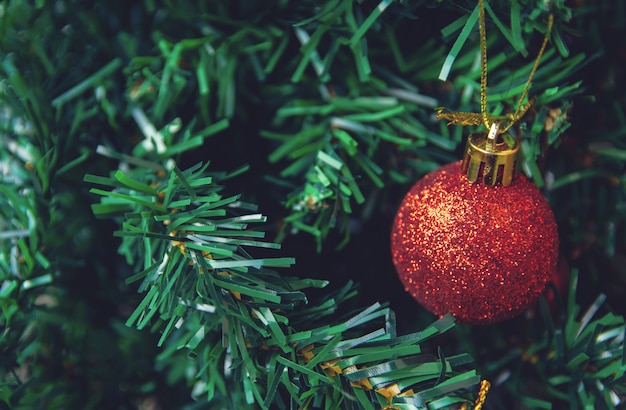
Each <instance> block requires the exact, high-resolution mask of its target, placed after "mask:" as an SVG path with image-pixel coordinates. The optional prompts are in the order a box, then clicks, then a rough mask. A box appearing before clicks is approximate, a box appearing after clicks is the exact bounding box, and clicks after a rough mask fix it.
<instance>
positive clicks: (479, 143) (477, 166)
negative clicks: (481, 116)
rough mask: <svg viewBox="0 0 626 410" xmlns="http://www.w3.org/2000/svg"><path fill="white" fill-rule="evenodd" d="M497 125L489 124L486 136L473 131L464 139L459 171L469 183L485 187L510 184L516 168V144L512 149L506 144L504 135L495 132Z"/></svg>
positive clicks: (494, 123)
mask: <svg viewBox="0 0 626 410" xmlns="http://www.w3.org/2000/svg"><path fill="white" fill-rule="evenodd" d="M498 127H499V123H498V122H497V121H494V122H493V124H491V129H490V130H489V133H485V132H475V133H473V134H470V136H469V137H468V138H467V145H466V146H465V155H464V156H463V163H462V164H461V172H462V173H463V174H465V175H466V176H467V179H468V181H469V182H471V183H476V182H479V180H480V179H482V182H483V183H484V184H485V185H491V186H494V185H497V184H500V185H502V186H509V185H511V181H513V177H514V176H515V171H516V168H517V154H518V152H519V143H518V142H517V139H515V138H513V137H512V136H510V135H509V137H510V138H509V139H510V140H514V141H515V145H514V146H513V147H509V145H508V144H507V143H506V142H505V139H504V137H503V134H500V133H498Z"/></svg>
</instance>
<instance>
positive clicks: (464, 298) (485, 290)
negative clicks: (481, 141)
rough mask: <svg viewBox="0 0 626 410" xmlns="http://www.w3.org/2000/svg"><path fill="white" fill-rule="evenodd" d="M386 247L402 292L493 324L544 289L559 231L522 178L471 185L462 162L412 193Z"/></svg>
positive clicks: (468, 319)
mask: <svg viewBox="0 0 626 410" xmlns="http://www.w3.org/2000/svg"><path fill="white" fill-rule="evenodd" d="M391 250H392V255H393V262H394V264H395V266H396V270H397V272H398V276H399V277H400V280H401V281H402V283H403V284H404V287H405V289H406V291H407V292H409V293H410V294H411V295H412V296H413V297H414V298H415V299H416V300H417V301H418V302H419V303H421V304H422V305H423V306H424V307H425V308H426V309H428V310H429V311H431V312H432V313H434V314H436V315H443V314H446V313H448V312H449V313H452V315H453V316H455V317H456V318H457V321H458V322H460V323H470V324H491V323H496V322H499V321H502V320H506V319H509V318H512V317H514V316H516V315H518V314H519V313H521V312H522V311H524V309H526V308H527V307H529V306H530V305H531V304H532V303H533V302H534V301H535V300H536V298H537V297H538V296H539V295H540V294H541V293H542V292H543V291H544V289H545V287H546V283H547V282H548V281H549V280H550V275H551V272H552V270H553V269H555V267H556V263H557V259H558V233H557V226H556V223H555V220H554V214H553V213H552V210H551V209H550V207H549V205H548V203H547V201H546V199H545V198H544V197H543V195H542V194H541V192H539V190H538V189H537V188H536V187H535V185H534V184H533V183H531V182H530V181H528V180H527V179H526V178H525V177H524V176H523V175H519V174H518V175H515V176H514V177H513V179H512V180H511V182H510V185H509V186H487V185H485V184H482V183H474V184H472V183H469V182H468V177H466V176H465V175H464V174H463V173H462V172H461V161H459V162H456V163H452V164H448V165H446V166H443V167H442V168H440V169H438V170H436V171H434V172H431V173H430V174H428V175H426V176H425V177H424V178H422V179H421V180H420V181H418V182H417V183H416V184H415V185H414V186H413V187H412V188H411V190H410V191H409V193H408V194H407V195H406V196H405V198H404V200H403V201H402V203H401V205H400V207H399V209H398V212H397V214H396V217H395V220H394V224H393V229H392V235H391Z"/></svg>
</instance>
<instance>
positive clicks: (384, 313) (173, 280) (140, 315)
mask: <svg viewBox="0 0 626 410" xmlns="http://www.w3.org/2000/svg"><path fill="white" fill-rule="evenodd" d="M100 151H101V152H105V153H107V154H109V155H114V154H113V153H111V152H109V151H108V150H107V149H104V148H100ZM135 162H137V161H135ZM123 168H126V167H123ZM155 170H156V171H155ZM228 176H229V175H223V174H222V175H220V174H217V175H212V174H210V173H208V172H207V165H204V166H202V165H200V164H198V165H196V166H194V167H191V168H189V169H186V170H180V169H178V168H176V166H174V167H173V168H172V169H171V170H168V169H167V167H165V166H164V167H159V166H158V165H157V164H153V166H151V167H136V166H133V167H130V168H129V169H128V171H126V172H122V171H121V170H118V171H116V172H114V173H113V174H112V175H111V176H110V177H100V176H95V175H86V177H85V181H86V182H88V183H91V184H99V185H104V186H106V187H108V189H106V190H103V189H99V188H92V189H91V192H92V193H94V194H98V195H101V196H102V197H103V198H102V200H101V202H100V203H99V204H94V205H93V210H94V213H95V214H96V215H98V216H100V217H106V216H115V215H119V216H120V217H121V220H120V223H121V226H122V230H121V231H117V232H116V233H115V235H116V236H119V237H121V238H122V243H121V245H120V248H119V252H120V253H121V254H122V255H124V256H125V258H126V260H127V262H128V263H130V264H131V265H133V266H135V267H136V268H137V269H141V271H140V272H138V273H137V274H135V275H133V276H132V277H130V278H129V279H128V282H134V281H138V280H142V282H141V284H140V286H139V291H140V292H145V296H144V298H143V300H142V301H141V302H140V303H139V305H138V306H137V308H136V309H135V311H134V312H133V313H132V314H131V315H130V317H129V318H128V321H127V322H126V324H127V325H129V326H136V327H137V328H138V329H142V328H145V327H151V328H152V329H153V330H158V331H159V332H160V333H161V337H160V340H159V342H158V344H159V345H160V346H166V351H165V352H164V354H163V355H162V358H166V357H168V355H169V354H171V353H173V352H174V351H176V350H179V349H183V348H184V349H189V350H190V351H192V352H193V354H194V356H196V355H197V356H202V355H204V356H203V357H202V359H201V360H202V361H203V362H205V363H206V366H210V367H212V368H215V366H214V365H211V364H210V363H211V360H219V361H227V362H229V363H231V365H230V369H231V370H230V371H232V372H234V374H236V375H238V377H240V378H241V381H240V382H242V383H243V391H245V392H247V394H246V396H245V401H246V402H247V403H248V404H252V403H257V404H259V405H260V406H261V407H262V408H270V407H272V406H278V407H279V408H289V407H291V406H292V405H294V404H297V405H298V406H299V407H307V406H316V407H317V406H319V405H321V403H325V405H326V406H327V408H336V407H342V408H371V409H373V408H376V407H377V406H384V405H387V404H390V403H403V406H404V407H403V408H407V409H413V408H415V409H417V408H421V407H423V406H424V405H425V404H426V403H431V404H432V407H433V408H439V407H442V406H444V405H449V404H452V403H457V402H464V401H467V400H468V398H467V397H466V396H464V395H460V396H457V394H458V392H462V391H464V390H467V389H469V388H471V387H473V386H474V385H476V384H477V383H478V382H479V381H480V377H479V376H478V375H477V374H476V372H475V371H473V370H465V371H462V370H460V369H462V368H463V365H466V364H468V363H470V362H471V358H469V356H467V355H459V356H452V357H448V358H447V357H445V356H444V355H443V353H441V352H440V354H439V357H435V356H432V355H427V354H423V353H422V347H421V343H422V342H424V341H425V340H427V339H429V338H431V337H433V336H435V335H437V334H439V333H442V332H444V331H446V330H448V329H450V328H451V326H452V325H453V320H452V318H451V317H449V316H448V317H446V318H444V319H442V320H440V321H438V322H436V323H434V324H433V325H432V326H431V327H428V328H427V329H425V330H424V331H422V332H419V333H416V334H412V335H405V336H400V337H398V336H396V331H395V320H394V316H393V312H391V311H390V310H389V309H388V308H385V307H383V306H381V305H379V304H375V305H373V306H371V307H369V308H367V309H364V310H362V311H360V312H358V313H353V314H352V316H351V317H349V318H348V319H346V320H345V321H341V322H338V323H332V322H329V320H332V319H330V316H331V314H332V313H334V312H335V311H336V310H337V309H339V306H337V304H338V303H340V302H342V301H343V300H345V299H346V297H349V295H351V294H352V295H353V294H354V292H353V289H352V286H350V285H349V286H347V287H345V288H343V289H340V290H339V291H335V292H331V293H330V294H329V295H328V296H327V297H326V298H324V299H323V300H322V301H320V303H319V304H318V305H315V306H311V305H309V304H308V299H307V296H306V294H305V293H304V292H303V290H304V289H306V288H310V287H324V286H326V285H327V282H325V281H319V280H308V279H300V278H292V277H286V276H284V275H280V274H278V273H277V272H275V271H273V270H270V269H269V268H276V267H288V266H290V265H291V264H292V263H293V262H294V261H293V259H292V258H280V257H279V258H270V257H265V258H255V257H252V256H251V255H250V254H249V253H248V249H250V248H265V249H276V248H279V247H280V246H279V245H278V244H275V243H271V242H266V241H263V236H264V233H263V232H262V231H259V230H254V229H251V228H250V227H249V225H252V224H258V223H262V222H265V217H264V216H263V215H261V214H257V213H248V212H249V211H254V210H255V207H254V206H252V205H251V204H246V203H243V202H241V201H240V200H239V196H223V195H222V194H221V193H220V191H221V189H222V187H221V186H220V185H218V182H220V181H223V180H224V179H226V178H227V177H228ZM322 318H323V320H320V319H322ZM381 321H382V323H380V322H381ZM189 324H190V325H189ZM220 335H221V337H220ZM207 354H210V357H207V356H206V355H207ZM205 370H206V369H205ZM215 371H216V370H215ZM215 371H213V372H210V373H209V372H205V371H201V370H199V371H198V372H197V373H196V374H194V375H193V377H191V380H192V381H193V382H194V383H195V384H196V385H197V386H200V387H197V388H196V389H195V394H197V395H198V394H200V392H199V391H200V390H202V391H204V395H205V396H206V398H207V399H208V400H209V401H210V400H213V399H215V395H216V394H217V393H218V390H219V389H216V384H217V385H225V384H226V382H225V381H223V380H222V381H221V382H220V381H218V380H220V379H222V377H220V376H219V375H217V374H216V373H215ZM339 375H341V376H339ZM399 393H404V394H403V395H402V396H399ZM287 396H290V398H287Z"/></svg>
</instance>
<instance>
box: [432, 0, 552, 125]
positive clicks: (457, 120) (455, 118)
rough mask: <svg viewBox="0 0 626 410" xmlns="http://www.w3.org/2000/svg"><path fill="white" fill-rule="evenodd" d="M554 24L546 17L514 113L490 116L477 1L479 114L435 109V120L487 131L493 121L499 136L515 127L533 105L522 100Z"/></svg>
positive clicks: (484, 35)
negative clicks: (546, 23) (539, 41)
mask: <svg viewBox="0 0 626 410" xmlns="http://www.w3.org/2000/svg"><path fill="white" fill-rule="evenodd" d="M553 24H554V17H553V15H552V13H550V15H549V16H548V28H547V30H546V35H545V36H544V38H543V43H542V44H541V48H540V49H539V53H538V54H537V58H536V59H535V64H534V65H533V68H532V69H531V70H530V75H529V76H528V80H527V81H526V85H525V86H524V91H523V92H522V95H521V96H520V99H519V102H518V104H517V109H516V110H515V112H514V113H510V114H505V115H497V116H496V115H490V114H487V30H486V26H485V4H484V0H478V29H479V34H480V57H481V58H480V62H481V67H480V113H474V112H457V111H450V110H448V109H447V108H445V107H439V108H437V109H436V110H437V119H446V120H448V125H450V124H458V125H463V126H465V125H481V124H483V125H484V126H485V127H487V129H490V128H491V124H492V123H493V122H494V121H498V122H500V123H501V125H500V128H499V130H498V133H499V134H503V133H505V132H506V131H508V130H509V128H511V127H512V126H513V125H515V124H516V123H517V122H518V121H519V120H520V119H521V118H522V117H523V116H524V114H526V112H527V111H528V110H529V109H530V107H532V105H533V104H534V102H535V101H534V99H532V98H531V99H530V100H529V101H528V102H527V103H525V104H524V100H525V99H526V96H527V94H528V90H529V89H530V85H531V83H532V79H533V77H534V76H535V73H536V71H537V67H539V62H540V61H541V57H542V56H543V53H544V51H545V49H546V46H547V44H548V38H549V37H550V32H551V31H552V26H553Z"/></svg>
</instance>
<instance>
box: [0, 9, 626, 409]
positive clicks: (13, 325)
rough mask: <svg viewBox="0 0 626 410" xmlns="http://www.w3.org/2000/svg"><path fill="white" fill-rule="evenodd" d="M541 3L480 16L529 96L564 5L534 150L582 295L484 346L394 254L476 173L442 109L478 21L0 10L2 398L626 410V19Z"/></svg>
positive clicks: (540, 90) (461, 88) (144, 404)
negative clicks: (430, 304) (411, 228)
mask: <svg viewBox="0 0 626 410" xmlns="http://www.w3.org/2000/svg"><path fill="white" fill-rule="evenodd" d="M546 6H547V4H546V3H544V2H535V1H525V0H524V1H522V0H517V1H513V2H510V1H492V2H490V3H486V4H485V10H486V28H487V33H488V35H487V46H488V48H489V50H493V52H491V51H490V53H491V54H490V55H491V56H493V57H491V58H490V66H489V73H490V83H489V90H488V91H489V96H490V104H491V107H490V108H491V112H494V113H495V114H499V113H501V112H503V110H505V108H506V106H507V105H510V104H514V103H515V97H516V96H519V95H520V94H522V92H523V90H524V87H525V81H526V79H527V78H528V77H529V74H530V72H531V71H532V69H533V65H534V62H533V61H530V60H531V58H527V56H532V55H535V54H536V50H538V49H539V47H540V44H541V39H542V36H543V35H544V34H545V32H546V31H547V24H546V21H547V15H548V14H549V13H550V12H551V13H552V14H553V15H554V29H553V31H552V33H551V35H550V43H551V44H552V47H549V48H548V49H547V51H546V53H545V55H544V58H543V60H542V65H541V66H540V67H539V69H538V70H537V73H536V75H535V80H534V84H533V87H532V90H533V96H534V97H535V98H536V102H535V105H534V107H533V108H532V109H531V110H530V111H529V112H528V114H527V116H526V117H525V118H523V119H521V120H520V121H519V130H518V132H517V135H520V136H521V140H520V149H521V153H522V156H521V159H520V161H521V164H520V165H521V169H522V170H523V172H524V173H525V174H526V175H527V176H529V177H530V178H531V179H532V180H533V182H534V183H535V184H536V185H537V186H538V187H539V188H542V189H544V191H543V193H544V194H545V195H546V197H547V198H548V200H549V201H550V204H551V207H552V209H553V210H554V214H555V217H556V221H557V223H558V226H559V230H560V232H559V233H560V235H559V239H560V243H561V245H560V248H561V249H560V250H561V254H562V255H565V257H566V258H567V259H568V260H567V262H568V264H569V266H571V268H572V269H571V274H572V277H571V280H570V287H569V288H568V289H567V295H560V297H557V298H556V299H557V300H559V299H560V300H562V301H563V303H561V304H560V306H559V307H558V308H557V309H555V311H554V313H553V312H551V311H550V309H549V308H548V307H547V304H546V303H545V301H543V300H541V299H540V301H539V305H538V307H536V308H535V310H534V313H535V314H528V315H522V316H520V317H517V318H515V319H512V320H509V321H505V322H502V323H500V324H497V325H492V326H488V327H480V329H477V328H475V327H473V326H470V325H455V323H454V319H453V317H452V316H451V315H443V316H442V317H441V318H437V317H435V316H433V315H432V314H430V313H428V312H427V311H426V310H424V309H422V308H421V307H420V306H419V305H418V304H417V303H415V302H414V301H413V300H412V299H411V298H410V297H408V296H407V295H405V294H404V291H403V289H402V286H401V285H400V284H399V283H398V281H397V279H396V277H395V274H394V273H393V265H392V263H391V256H390V255H389V252H388V249H389V231H390V229H391V226H392V219H393V212H394V210H395V209H396V207H397V206H398V204H399V203H400V201H401V198H402V196H403V193H404V192H406V190H407V189H408V186H409V185H410V184H411V182H412V181H416V180H418V179H419V177H421V176H423V175H424V174H426V173H428V172H430V171H433V170H434V169H437V168H439V167H440V166H441V165H442V164H444V163H449V162H453V161H454V160H456V159H457V158H459V157H460V154H461V149H462V142H463V137H462V130H461V128H460V127H450V128H448V127H447V126H446V125H445V124H443V123H441V122H438V121H437V120H436V119H435V108H436V107H438V106H447V107H455V108H456V109H458V110H460V111H467V112H476V111H477V107H478V106H479V103H480V86H479V85H478V82H477V79H478V78H479V76H480V46H479V41H478V35H477V34H478V30H477V21H478V16H479V8H478V6H477V4H476V3H475V2H466V1H445V2H444V1H441V2H439V1H413V2H411V1H401V2H393V1H391V0H383V1H372V2H370V1H363V2H359V1H356V2H355V1H349V0H346V1H327V2H317V1H286V0H280V1H270V2H256V1H239V2H232V1H217V2H208V3H206V4H204V3H200V4H198V3H197V2H180V3H178V4H172V3H170V2H154V1H144V2H136V3H131V4H127V3H124V4H121V3H120V4H118V3H115V2H105V1H95V2H90V3H87V2H80V1H38V2H35V3H34V4H31V3H29V2H26V1H12V2H4V3H3V4H2V5H1V8H0V19H1V27H2V37H1V38H0V50H1V52H2V56H1V58H2V60H1V62H0V76H1V79H0V81H1V84H2V86H1V87H0V96H1V101H2V102H1V104H2V107H1V108H2V110H1V111H0V120H1V123H2V128H1V130H0V132H1V133H2V135H1V136H2V140H1V144H0V161H1V162H0V165H1V169H2V174H1V175H2V181H1V182H2V183H1V186H0V193H1V195H0V205H1V206H0V231H1V234H0V241H1V242H0V244H1V248H0V272H1V275H2V276H1V280H2V285H1V286H0V308H1V319H0V320H1V322H0V323H2V336H1V339H0V348H1V349H2V367H1V368H2V384H1V385H0V402H1V403H3V406H5V407H8V408H16V409H18V408H22V409H27V408H28V409H30V408H47V409H55V408H59V409H60V408H120V409H123V408H216V409H217V408H220V409H221V408H238V409H239V408H401V409H417V408H426V407H428V408H458V407H460V406H466V407H470V408H471V407H473V406H484V408H512V407H519V408H550V407H552V408H582V407H592V406H595V407H596V408H611V407H615V406H617V405H619V404H620V403H622V402H623V396H624V394H625V393H624V390H625V389H624V370H625V369H626V366H625V364H624V357H625V354H624V327H625V325H624V320H623V318H622V316H621V315H622V314H623V313H624V312H623V310H620V304H619V303H618V301H619V300H620V298H622V297H623V294H624V288H623V284H624V282H625V281H624V274H623V271H622V269H621V266H622V265H623V264H621V263H620V261H621V258H622V255H623V250H624V245H625V242H626V241H625V239H624V236H623V227H624V215H623V212H622V207H623V200H624V184H623V183H622V182H623V181H622V179H623V160H624V151H623V149H624V140H623V138H621V136H623V133H622V129H623V124H622V123H621V122H620V121H621V118H622V117H623V115H622V114H623V111H622V110H623V108H622V107H623V103H624V100H623V96H622V93H621V92H620V90H623V86H624V84H623V75H622V74H621V73H622V72H621V71H620V69H619V67H621V66H622V64H621V63H622V61H621V60H620V59H622V58H623V55H622V54H621V53H620V52H619V50H620V49H619V47H620V45H619V43H617V44H612V43H611V42H614V41H615V39H617V38H620V34H621V35H623V31H624V26H623V18H622V17H623V12H624V10H623V8H621V6H620V5H619V4H618V5H616V4H613V2H609V1H607V2H598V3H597V4H592V3H589V4H583V3H581V4H578V3H576V4H571V5H570V4H568V5H566V4H564V3H563V2H560V1H555V2H552V3H550V4H549V8H550V10H546ZM620 13H622V14H620ZM570 50H571V51H570ZM598 50H603V51H604V53H605V54H604V55H603V56H599V55H598V54H595V53H597V52H598ZM585 53H586V54H585ZM594 58H595V60H594ZM594 61H595V63H594ZM600 62H601V63H600ZM583 63H586V64H587V65H585V64H583ZM589 64H591V65H589ZM593 64H596V65H593ZM598 68H601V69H602V70H605V72H604V73H603V74H601V75H599V74H598V73H597V72H596V71H594V70H596V69H598ZM581 84H582V85H581ZM583 87H586V88H583ZM593 97H595V98H596V102H595V103H594V104H591V100H592V98H593ZM587 115H589V116H588V117H587ZM570 118H571V119H572V121H573V122H572V124H573V125H572V126H571V127H570V124H569V122H568V121H569V120H570ZM568 127H569V128H568ZM587 127H588V128H587ZM470 131H473V130H470ZM548 155H549V156H550V160H549V161H545V157H546V156H548ZM209 162H210V164H209ZM265 214H267V215H268V217H267V218H266V217H265V216H264V215H265ZM279 243H280V244H279ZM281 247H282V249H279V248H281ZM294 262H295V264H294ZM292 265H293V266H292ZM578 281H580V282H581V283H582V285H578ZM577 289H578V293H577ZM603 293H606V294H607V296H606V297H605V296H598V295H599V294H600V295H602V294H603ZM607 299H608V301H607ZM386 301H389V302H386ZM580 306H589V308H585V309H583V310H581V308H580ZM486 380H488V381H490V382H491V388H490V389H489V390H488V392H487V387H486V386H488V384H487V382H486ZM481 386H482V389H481ZM485 395H486V396H485Z"/></svg>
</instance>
